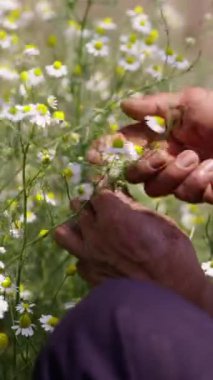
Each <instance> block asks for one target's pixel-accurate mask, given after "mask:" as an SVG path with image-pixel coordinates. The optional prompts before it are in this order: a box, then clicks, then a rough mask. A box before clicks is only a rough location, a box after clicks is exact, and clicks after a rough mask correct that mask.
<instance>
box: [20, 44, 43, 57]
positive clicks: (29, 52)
mask: <svg viewBox="0 0 213 380" xmlns="http://www.w3.org/2000/svg"><path fill="white" fill-rule="evenodd" d="M23 53H24V55H26V56H29V57H36V56H38V55H39V54H40V51H39V49H38V47H37V46H36V45H30V44H29V45H25V48H24V52H23Z"/></svg>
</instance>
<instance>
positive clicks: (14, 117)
mask: <svg viewBox="0 0 213 380" xmlns="http://www.w3.org/2000/svg"><path fill="white" fill-rule="evenodd" d="M22 119H23V113H22V111H21V110H20V108H19V107H17V106H11V107H7V106H6V107H5V108H4V109H3V111H2V112H1V113H0V120H8V121H11V122H13V123H18V122H19V121H21V120H22Z"/></svg>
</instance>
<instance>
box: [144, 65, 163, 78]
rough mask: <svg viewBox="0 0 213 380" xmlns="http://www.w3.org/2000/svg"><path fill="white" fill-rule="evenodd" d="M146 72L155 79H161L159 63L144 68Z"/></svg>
mask: <svg viewBox="0 0 213 380" xmlns="http://www.w3.org/2000/svg"><path fill="white" fill-rule="evenodd" d="M146 73H147V74H149V75H150V76H151V77H152V78H154V79H156V80H161V79H162V76H163V73H162V66H161V65H152V66H149V67H147V69H146Z"/></svg>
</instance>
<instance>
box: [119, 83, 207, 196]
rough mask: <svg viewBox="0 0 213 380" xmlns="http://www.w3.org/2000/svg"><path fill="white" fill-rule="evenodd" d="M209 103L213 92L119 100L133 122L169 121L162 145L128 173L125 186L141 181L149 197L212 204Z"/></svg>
mask: <svg viewBox="0 0 213 380" xmlns="http://www.w3.org/2000/svg"><path fill="white" fill-rule="evenodd" d="M212 104H213V92H212V91H208V90H205V89H201V88H190V89H186V90H184V91H182V92H181V93H177V94H169V93H161V94H157V95H154V96H145V97H141V98H138V99H130V100H127V101H124V102H123V104H122V108H123V110H124V112H125V113H126V114H127V115H129V116H131V117H132V118H133V119H136V120H143V119H144V117H145V116H146V115H159V116H162V117H164V118H166V119H168V118H171V119H173V120H174V125H173V129H172V131H171V134H170V136H169V138H168V140H167V145H165V146H164V147H163V149H162V150H157V151H154V152H152V153H148V154H147V155H146V156H145V157H144V158H142V159H141V160H139V161H138V162H137V163H136V164H135V165H133V166H132V167H131V168H129V171H128V174H127V176H128V179H129V181H131V182H134V183H138V182H145V190H146V192H147V193H148V195H150V196H160V195H167V194H170V193H173V194H174V195H175V196H176V197H177V198H179V199H182V200H185V201H188V202H192V203H198V202H202V201H204V202H209V203H213V159H212V158H213V109H212ZM145 133H146V132H145ZM155 138H156V137H155Z"/></svg>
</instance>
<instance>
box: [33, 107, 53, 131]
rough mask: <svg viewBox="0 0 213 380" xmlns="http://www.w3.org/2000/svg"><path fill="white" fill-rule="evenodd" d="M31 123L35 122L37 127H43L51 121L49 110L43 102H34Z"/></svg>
mask: <svg viewBox="0 0 213 380" xmlns="http://www.w3.org/2000/svg"><path fill="white" fill-rule="evenodd" d="M30 122H31V123H32V124H36V125H37V126H38V127H41V128H45V127H46V126H48V125H49V124H50V122H51V117H50V112H49V110H48V108H47V106H46V105H45V104H36V105H35V106H34V112H33V115H32V117H31V118H30Z"/></svg>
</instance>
